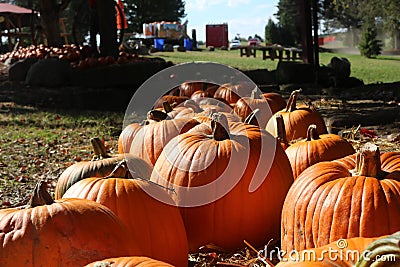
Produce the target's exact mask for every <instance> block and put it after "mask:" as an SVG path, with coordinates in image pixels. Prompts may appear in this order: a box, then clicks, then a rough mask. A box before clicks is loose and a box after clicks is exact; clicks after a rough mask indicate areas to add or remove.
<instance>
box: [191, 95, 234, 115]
mask: <svg viewBox="0 0 400 267" xmlns="http://www.w3.org/2000/svg"><path fill="white" fill-rule="evenodd" d="M198 104H199V106H200V108H202V109H203V110H207V109H215V110H216V111H217V112H232V111H233V109H232V107H231V106H230V105H229V103H228V102H227V101H226V100H225V99H222V98H203V99H201V100H200V101H199V102H198Z"/></svg>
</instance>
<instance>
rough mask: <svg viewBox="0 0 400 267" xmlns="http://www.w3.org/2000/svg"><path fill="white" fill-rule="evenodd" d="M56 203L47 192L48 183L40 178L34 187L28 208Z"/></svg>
mask: <svg viewBox="0 0 400 267" xmlns="http://www.w3.org/2000/svg"><path fill="white" fill-rule="evenodd" d="M53 203H54V200H53V198H52V197H51V196H50V194H49V192H47V183H45V182H44V181H43V180H40V181H39V182H38V183H37V184H36V186H35V188H34V189H33V195H32V197H31V199H30V200H29V203H28V208H34V207H38V206H43V205H51V204H53Z"/></svg>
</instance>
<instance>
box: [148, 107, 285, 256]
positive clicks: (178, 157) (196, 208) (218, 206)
mask: <svg viewBox="0 0 400 267" xmlns="http://www.w3.org/2000/svg"><path fill="white" fill-rule="evenodd" d="M151 181H153V182H156V183H158V184H162V185H163V186H165V187H168V188H174V189H175V192H174V193H171V192H170V194H171V196H172V197H173V199H174V201H175V203H176V205H178V206H179V207H180V209H181V214H182V217H183V221H184V223H185V227H186V232H187V235H188V242H189V251H197V250H198V248H199V247H200V246H202V245H206V244H209V243H214V244H216V245H218V246H220V247H223V248H225V249H227V250H232V249H236V248H238V247H241V246H242V245H243V240H248V241H250V242H251V243H252V244H254V245H261V244H263V243H264V242H265V240H269V239H270V238H275V239H277V238H278V236H279V235H280V230H279V225H280V217H281V207H282V205H283V200H284V198H285V195H286V192H287V191H288V189H289V187H290V185H291V183H292V181H293V177H292V170H291V167H290V164H289V160H288V159H287V156H286V154H285V152H284V151H283V149H282V148H281V146H280V145H279V144H277V142H276V141H275V139H274V138H273V137H272V136H271V135H269V134H268V133H266V132H265V131H263V130H261V129H260V128H259V127H256V126H254V125H250V124H244V123H229V125H228V121H227V119H226V117H225V116H223V115H221V114H218V113H216V114H213V118H212V121H211V128H210V127H206V125H205V124H201V125H198V126H196V127H195V128H193V129H192V130H191V131H190V132H188V133H185V134H180V135H178V136H177V137H175V138H174V139H172V140H171V141H170V142H169V143H168V144H167V145H166V146H165V148H164V150H163V152H162V153H161V155H160V157H159V158H158V160H157V162H156V164H155V166H154V170H153V172H152V176H151ZM230 189H231V190H230ZM250 225H251V227H249V226H250Z"/></svg>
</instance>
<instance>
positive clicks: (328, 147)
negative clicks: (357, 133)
mask: <svg viewBox="0 0 400 267" xmlns="http://www.w3.org/2000/svg"><path fill="white" fill-rule="evenodd" d="M354 153H355V150H354V148H353V146H352V145H351V144H350V143H349V142H347V141H346V139H344V138H342V137H340V136H338V135H336V134H323V135H319V134H318V132H317V126H316V125H314V124H312V125H310V126H309V127H308V132H307V138H306V139H304V140H300V141H298V142H296V143H294V144H292V145H291V146H289V147H288V148H287V149H286V154H287V155H288V158H289V161H290V164H291V165H292V171H293V177H294V179H296V178H297V177H298V176H299V175H300V174H301V173H302V172H303V171H304V170H305V169H307V168H308V167H310V166H312V165H314V164H315V163H318V162H321V161H331V160H334V159H339V158H343V157H345V156H348V155H351V154H354Z"/></svg>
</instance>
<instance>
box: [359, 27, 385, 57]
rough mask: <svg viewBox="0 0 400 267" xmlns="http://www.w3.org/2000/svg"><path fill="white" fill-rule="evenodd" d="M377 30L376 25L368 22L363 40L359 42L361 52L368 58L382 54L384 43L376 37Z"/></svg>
mask: <svg viewBox="0 0 400 267" xmlns="http://www.w3.org/2000/svg"><path fill="white" fill-rule="evenodd" d="M376 37H377V32H376V28H375V26H372V25H371V24H370V23H367V24H366V25H365V26H364V31H363V33H362V37H361V42H360V44H359V49H360V53H361V55H362V56H365V57H367V58H372V57H376V56H378V55H380V54H381V51H382V43H381V41H380V40H377V39H376Z"/></svg>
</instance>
